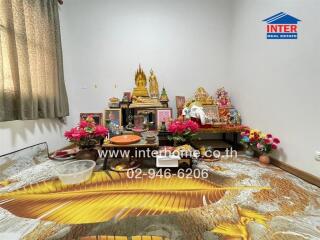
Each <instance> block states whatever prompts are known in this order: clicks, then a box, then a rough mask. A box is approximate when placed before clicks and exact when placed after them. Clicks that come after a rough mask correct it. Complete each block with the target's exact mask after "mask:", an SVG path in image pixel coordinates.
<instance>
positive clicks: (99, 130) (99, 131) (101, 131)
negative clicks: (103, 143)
mask: <svg viewBox="0 0 320 240" xmlns="http://www.w3.org/2000/svg"><path fill="white" fill-rule="evenodd" d="M107 134H108V129H107V128H105V127H104V126H101V125H97V126H96V128H95V131H94V135H95V136H99V137H105V136H107Z"/></svg>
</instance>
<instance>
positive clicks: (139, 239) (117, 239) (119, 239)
mask: <svg viewBox="0 0 320 240" xmlns="http://www.w3.org/2000/svg"><path fill="white" fill-rule="evenodd" d="M130 239H131V240H169V239H168V238H165V237H158V236H132V237H131V238H130ZM80 240H129V238H128V237H126V236H88V237H81V238H80Z"/></svg>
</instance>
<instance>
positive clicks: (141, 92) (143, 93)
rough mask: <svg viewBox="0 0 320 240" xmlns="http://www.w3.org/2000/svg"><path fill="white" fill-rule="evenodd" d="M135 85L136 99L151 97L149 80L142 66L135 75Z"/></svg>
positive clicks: (134, 93) (134, 94)
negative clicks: (148, 86)
mask: <svg viewBox="0 0 320 240" xmlns="http://www.w3.org/2000/svg"><path fill="white" fill-rule="evenodd" d="M135 84H136V87H135V88H134V89H133V93H132V95H133V96H134V97H149V93H148V89H147V78H146V75H145V73H144V72H143V70H142V68H141V66H140V65H139V68H138V70H137V72H136V75H135Z"/></svg>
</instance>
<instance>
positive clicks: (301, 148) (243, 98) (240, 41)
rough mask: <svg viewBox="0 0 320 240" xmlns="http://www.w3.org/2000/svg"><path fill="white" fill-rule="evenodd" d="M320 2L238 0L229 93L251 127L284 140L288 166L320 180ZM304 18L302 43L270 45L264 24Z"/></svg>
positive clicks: (300, 28) (300, 31)
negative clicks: (280, 16) (319, 156)
mask: <svg viewBox="0 0 320 240" xmlns="http://www.w3.org/2000/svg"><path fill="white" fill-rule="evenodd" d="M319 10H320V1H318V0H304V1H302V0H277V1H270V0H256V1H252V0H241V1H233V14H232V16H233V18H234V19H233V27H232V29H233V33H232V39H233V40H232V41H233V42H232V50H231V55H230V58H229V59H230V60H231V62H230V65H229V66H230V68H231V69H232V71H231V74H230V78H228V79H229V80H228V83H227V85H228V88H229V89H230V90H231V96H232V100H233V102H234V103H235V105H236V106H237V107H238V108H239V109H240V111H241V113H242V116H243V118H244V121H245V123H246V124H248V125H249V126H252V127H256V128H260V129H261V130H263V131H270V132H271V133H274V134H276V135H278V136H279V137H280V138H281V140H282V143H281V146H282V149H281V151H280V156H279V157H280V159H281V160H283V161H284V162H286V163H288V164H290V165H292V166H294V167H297V168H299V169H302V170H305V171H307V172H309V173H312V174H314V175H316V176H320V162H316V161H315V160H314V153H315V151H316V150H320V138H319V133H320V124H319V123H320V108H319V106H318V104H319V102H320V94H319V93H320V92H319V91H320V78H319V76H320V60H319V59H320V28H319V26H318V24H319V22H320V15H319ZM281 11H284V12H287V13H288V14H290V15H292V16H294V17H297V18H298V19H301V20H302V21H301V22H300V23H299V24H298V25H299V26H298V38H299V39H298V40H267V39H266V37H265V34H266V31H265V24H264V23H263V22H262V20H263V19H265V18H267V17H269V16H272V15H274V14H276V13H278V12H281Z"/></svg>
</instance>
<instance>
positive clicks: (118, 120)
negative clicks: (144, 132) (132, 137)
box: [104, 108, 122, 126]
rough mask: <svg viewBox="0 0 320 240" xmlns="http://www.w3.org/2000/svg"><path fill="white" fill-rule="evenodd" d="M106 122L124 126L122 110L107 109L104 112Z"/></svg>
mask: <svg viewBox="0 0 320 240" xmlns="http://www.w3.org/2000/svg"><path fill="white" fill-rule="evenodd" d="M104 120H105V122H106V123H107V121H108V122H109V124H110V123H113V124H115V125H118V126H122V112H121V108H112V109H106V110H105V111H104Z"/></svg>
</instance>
